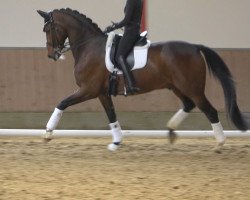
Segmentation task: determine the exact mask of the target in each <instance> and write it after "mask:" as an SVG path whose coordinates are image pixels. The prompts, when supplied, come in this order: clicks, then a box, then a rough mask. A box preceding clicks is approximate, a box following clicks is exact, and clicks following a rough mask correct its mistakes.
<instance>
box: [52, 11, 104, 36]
mask: <svg viewBox="0 0 250 200" xmlns="http://www.w3.org/2000/svg"><path fill="white" fill-rule="evenodd" d="M54 11H59V12H62V13H65V14H68V15H70V16H72V17H73V18H75V19H76V20H78V21H79V22H81V23H82V24H84V25H87V26H89V27H90V28H92V29H94V30H95V31H97V32H99V33H101V34H104V33H103V31H102V30H101V29H100V28H99V26H98V25H97V24H96V23H94V22H93V21H92V19H90V18H88V17H87V16H86V15H84V14H81V13H79V12H78V11H77V10H72V9H70V8H66V9H65V8H62V9H60V10H57V9H56V10H54Z"/></svg>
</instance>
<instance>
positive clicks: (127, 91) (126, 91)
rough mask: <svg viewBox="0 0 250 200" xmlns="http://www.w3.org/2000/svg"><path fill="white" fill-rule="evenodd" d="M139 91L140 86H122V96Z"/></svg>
mask: <svg viewBox="0 0 250 200" xmlns="http://www.w3.org/2000/svg"><path fill="white" fill-rule="evenodd" d="M138 92H140V88H137V87H125V86H124V96H128V95H134V94H136V93H138Z"/></svg>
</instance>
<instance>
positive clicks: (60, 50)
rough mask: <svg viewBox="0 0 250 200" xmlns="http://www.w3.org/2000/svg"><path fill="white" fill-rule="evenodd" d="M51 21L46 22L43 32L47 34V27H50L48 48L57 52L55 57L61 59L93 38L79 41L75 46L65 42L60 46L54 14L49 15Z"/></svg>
mask: <svg viewBox="0 0 250 200" xmlns="http://www.w3.org/2000/svg"><path fill="white" fill-rule="evenodd" d="M49 16H50V18H49V20H48V21H46V22H45V24H44V28H43V31H44V32H45V30H46V27H47V26H48V25H50V33H51V42H47V43H46V45H47V46H51V47H52V48H53V50H54V52H55V57H56V58H59V57H60V56H61V55H62V54H64V53H66V52H67V51H69V50H72V49H75V48H77V47H80V46H82V45H84V44H86V43H88V42H89V40H91V39H92V38H89V39H88V40H85V41H82V40H81V41H77V42H75V43H74V44H72V43H70V42H65V43H64V44H60V43H59V41H58V37H57V34H56V28H55V26H56V25H55V21H54V18H53V15H52V12H50V13H49Z"/></svg>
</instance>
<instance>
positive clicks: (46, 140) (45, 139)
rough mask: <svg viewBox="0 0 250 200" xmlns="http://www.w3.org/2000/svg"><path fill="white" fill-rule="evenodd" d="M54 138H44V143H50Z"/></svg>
mask: <svg viewBox="0 0 250 200" xmlns="http://www.w3.org/2000/svg"><path fill="white" fill-rule="evenodd" d="M51 140H52V138H43V142H44V143H49V142H50V141H51Z"/></svg>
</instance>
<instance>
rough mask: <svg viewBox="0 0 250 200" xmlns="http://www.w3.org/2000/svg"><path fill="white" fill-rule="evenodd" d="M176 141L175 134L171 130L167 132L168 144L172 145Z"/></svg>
mask: <svg viewBox="0 0 250 200" xmlns="http://www.w3.org/2000/svg"><path fill="white" fill-rule="evenodd" d="M176 140H177V134H176V133H175V132H174V131H173V130H169V142H170V144H174V143H175V141H176Z"/></svg>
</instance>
